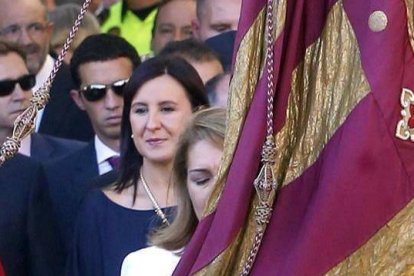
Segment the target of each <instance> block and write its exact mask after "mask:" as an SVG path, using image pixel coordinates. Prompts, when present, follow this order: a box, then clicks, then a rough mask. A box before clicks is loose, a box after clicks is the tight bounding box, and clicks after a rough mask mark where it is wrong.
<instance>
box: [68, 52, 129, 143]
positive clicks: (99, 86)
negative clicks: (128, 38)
mask: <svg viewBox="0 0 414 276" xmlns="http://www.w3.org/2000/svg"><path fill="white" fill-rule="evenodd" d="M132 70H133V64H132V62H131V61H130V60H129V59H128V58H125V57H119V58H115V59H112V60H106V61H97V62H87V63H83V64H81V65H80V66H79V75H80V79H81V85H80V90H79V91H71V95H72V98H73V100H74V101H75V102H76V104H77V105H78V106H79V108H81V109H82V110H85V111H86V112H87V113H88V116H89V118H90V120H91V123H92V126H93V128H94V131H95V133H96V134H97V135H98V137H99V138H100V139H101V140H102V141H103V142H104V143H105V144H106V145H112V144H113V141H118V140H119V137H120V131H121V118H122V109H123V105H124V103H123V98H122V93H123V88H124V86H125V84H126V83H127V81H128V79H129V77H130V76H131V74H132Z"/></svg>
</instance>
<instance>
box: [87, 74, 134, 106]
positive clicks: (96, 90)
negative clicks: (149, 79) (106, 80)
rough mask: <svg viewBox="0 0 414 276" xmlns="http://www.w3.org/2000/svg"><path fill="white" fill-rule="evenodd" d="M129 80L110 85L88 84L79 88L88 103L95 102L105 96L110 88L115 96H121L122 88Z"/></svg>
mask: <svg viewBox="0 0 414 276" xmlns="http://www.w3.org/2000/svg"><path fill="white" fill-rule="evenodd" d="M128 80H129V79H124V80H118V81H116V82H113V83H110V84H89V85H85V86H83V87H82V88H81V90H80V91H81V92H82V94H83V96H85V98H86V99H87V100H88V101H90V102H95V101H98V100H100V99H102V98H103V97H105V95H106V91H107V90H108V88H111V89H112V91H114V92H115V94H117V95H119V96H122V94H123V91H124V87H125V85H126V83H127V82H128Z"/></svg>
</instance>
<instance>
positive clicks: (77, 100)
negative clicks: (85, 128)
mask: <svg viewBox="0 0 414 276" xmlns="http://www.w3.org/2000/svg"><path fill="white" fill-rule="evenodd" d="M70 96H71V97H72V100H73V101H74V102H75V103H76V105H77V106H78V107H79V108H80V109H81V110H85V105H84V104H83V98H82V96H81V94H80V92H79V91H78V90H75V89H72V90H70Z"/></svg>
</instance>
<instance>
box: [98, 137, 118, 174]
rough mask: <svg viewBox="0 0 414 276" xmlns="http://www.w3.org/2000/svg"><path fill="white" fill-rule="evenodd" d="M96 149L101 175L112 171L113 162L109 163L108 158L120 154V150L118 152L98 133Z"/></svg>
mask: <svg viewBox="0 0 414 276" xmlns="http://www.w3.org/2000/svg"><path fill="white" fill-rule="evenodd" d="M95 151H96V160H97V162H98V168H99V175H102V174H105V173H107V172H109V171H111V170H112V169H113V168H112V166H111V164H109V162H108V158H111V157H113V156H119V152H116V151H114V150H112V149H111V148H109V147H108V146H107V145H105V144H104V143H103V142H102V141H101V139H99V137H98V136H97V135H95Z"/></svg>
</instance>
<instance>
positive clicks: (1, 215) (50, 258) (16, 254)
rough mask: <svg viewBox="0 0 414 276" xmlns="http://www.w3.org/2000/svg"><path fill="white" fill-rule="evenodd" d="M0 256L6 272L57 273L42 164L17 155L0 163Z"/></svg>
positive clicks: (57, 250) (15, 275) (13, 275)
mask: <svg viewBox="0 0 414 276" xmlns="http://www.w3.org/2000/svg"><path fill="white" fill-rule="evenodd" d="M0 190H1V193H0V260H1V261H2V263H3V267H4V270H5V272H6V275H10V276H20V275H21V276H25V275H60V273H61V272H62V266H63V252H62V246H61V245H60V244H59V239H58V235H57V234H58V233H57V229H56V220H55V219H56V217H55V213H54V212H53V208H52V205H51V201H50V197H49V194H48V187H47V183H46V181H45V177H44V172H43V169H42V167H41V165H40V164H39V163H38V162H36V161H34V160H32V159H31V158H28V157H25V156H22V155H19V154H18V155H16V156H15V157H13V158H12V159H10V160H8V161H6V162H5V163H4V164H3V165H2V166H1V167H0Z"/></svg>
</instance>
